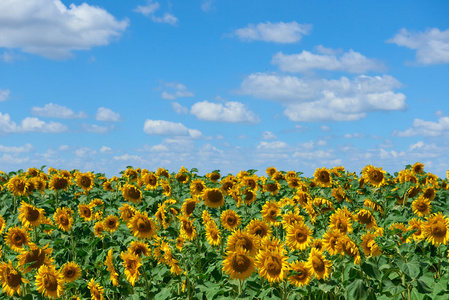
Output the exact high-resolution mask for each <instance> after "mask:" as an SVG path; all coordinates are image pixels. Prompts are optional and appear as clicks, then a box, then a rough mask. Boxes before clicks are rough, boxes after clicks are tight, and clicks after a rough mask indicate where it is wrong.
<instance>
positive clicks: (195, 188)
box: [190, 179, 206, 197]
mask: <svg viewBox="0 0 449 300" xmlns="http://www.w3.org/2000/svg"><path fill="white" fill-rule="evenodd" d="M204 189H206V184H205V183H204V181H203V180H201V179H195V180H193V181H192V183H191V184H190V194H191V195H192V197H198V196H201V194H202V193H203V191H204Z"/></svg>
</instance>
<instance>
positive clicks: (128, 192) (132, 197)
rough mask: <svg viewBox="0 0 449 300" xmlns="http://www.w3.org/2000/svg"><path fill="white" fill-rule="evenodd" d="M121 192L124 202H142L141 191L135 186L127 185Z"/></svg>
mask: <svg viewBox="0 0 449 300" xmlns="http://www.w3.org/2000/svg"><path fill="white" fill-rule="evenodd" d="M121 190H122V195H123V198H125V199H126V200H128V201H130V202H133V203H140V202H142V191H141V190H140V189H139V188H138V187H137V186H135V185H132V184H129V183H127V184H125V185H124V186H123V187H122V189H121Z"/></svg>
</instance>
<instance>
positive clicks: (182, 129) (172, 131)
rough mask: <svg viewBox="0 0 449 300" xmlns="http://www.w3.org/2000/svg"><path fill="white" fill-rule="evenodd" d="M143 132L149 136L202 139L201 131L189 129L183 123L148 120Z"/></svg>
mask: <svg viewBox="0 0 449 300" xmlns="http://www.w3.org/2000/svg"><path fill="white" fill-rule="evenodd" d="M143 131H144V132H145V133H146V134H149V135H174V136H190V137H192V138H199V137H201V132H200V131H199V130H196V129H189V128H187V127H186V126H184V125H183V124H182V123H175V122H170V121H165V120H150V119H146V120H145V123H144V125H143Z"/></svg>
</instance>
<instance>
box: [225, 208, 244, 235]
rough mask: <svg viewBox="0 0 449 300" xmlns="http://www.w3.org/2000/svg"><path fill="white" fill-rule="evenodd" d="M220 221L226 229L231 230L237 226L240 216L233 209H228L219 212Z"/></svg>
mask: <svg viewBox="0 0 449 300" xmlns="http://www.w3.org/2000/svg"><path fill="white" fill-rule="evenodd" d="M220 221H221V225H222V226H223V227H224V228H226V229H227V230H228V231H233V230H235V229H237V227H239V225H240V223H241V218H240V216H239V215H238V214H237V213H236V212H235V211H234V210H231V209H228V210H225V211H223V212H222V213H221V215H220Z"/></svg>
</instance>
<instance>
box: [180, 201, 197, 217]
mask: <svg viewBox="0 0 449 300" xmlns="http://www.w3.org/2000/svg"><path fill="white" fill-rule="evenodd" d="M198 203H199V201H198V200H196V199H192V198H188V199H185V200H184V203H183V204H182V207H181V212H182V213H183V214H184V215H186V216H190V215H191V214H192V213H193V211H194V210H195V208H196V205H197V204H198Z"/></svg>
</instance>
